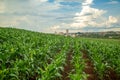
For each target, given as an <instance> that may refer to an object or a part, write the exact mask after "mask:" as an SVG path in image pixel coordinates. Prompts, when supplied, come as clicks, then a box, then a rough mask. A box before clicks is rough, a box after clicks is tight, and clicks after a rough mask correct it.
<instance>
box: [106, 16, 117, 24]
mask: <svg viewBox="0 0 120 80" xmlns="http://www.w3.org/2000/svg"><path fill="white" fill-rule="evenodd" d="M108 22H109V23H117V22H118V20H117V18H115V17H113V16H109V19H108Z"/></svg>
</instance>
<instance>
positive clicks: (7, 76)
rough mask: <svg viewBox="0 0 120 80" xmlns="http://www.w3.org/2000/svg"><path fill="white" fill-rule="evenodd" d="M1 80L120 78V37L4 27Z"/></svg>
mask: <svg viewBox="0 0 120 80" xmlns="http://www.w3.org/2000/svg"><path fill="white" fill-rule="evenodd" d="M0 80H120V40H114V39H92V38H80V37H76V38H72V37H66V36H62V35H55V34H45V33H38V32H32V31H26V30H22V29H12V28H0Z"/></svg>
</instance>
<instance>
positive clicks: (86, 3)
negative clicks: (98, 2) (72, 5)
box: [82, 0, 93, 5]
mask: <svg viewBox="0 0 120 80" xmlns="http://www.w3.org/2000/svg"><path fill="white" fill-rule="evenodd" d="M92 3H93V0H85V2H83V3H82V5H91V4H92Z"/></svg>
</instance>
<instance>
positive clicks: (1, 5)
mask: <svg viewBox="0 0 120 80" xmlns="http://www.w3.org/2000/svg"><path fill="white" fill-rule="evenodd" d="M4 12H5V5H4V3H3V2H1V1H0V13H4Z"/></svg>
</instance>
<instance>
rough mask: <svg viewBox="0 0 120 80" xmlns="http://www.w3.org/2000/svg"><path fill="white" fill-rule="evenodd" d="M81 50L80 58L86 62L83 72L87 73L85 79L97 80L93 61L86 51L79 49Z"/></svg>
mask: <svg viewBox="0 0 120 80" xmlns="http://www.w3.org/2000/svg"><path fill="white" fill-rule="evenodd" d="M81 52H82V53H83V56H82V58H83V59H84V60H85V64H86V66H85V69H84V72H85V73H86V74H88V75H89V76H88V77H87V80H99V79H98V76H97V74H96V73H95V70H94V66H93V63H92V62H91V60H90V59H89V57H88V55H87V51H85V50H81Z"/></svg>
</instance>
